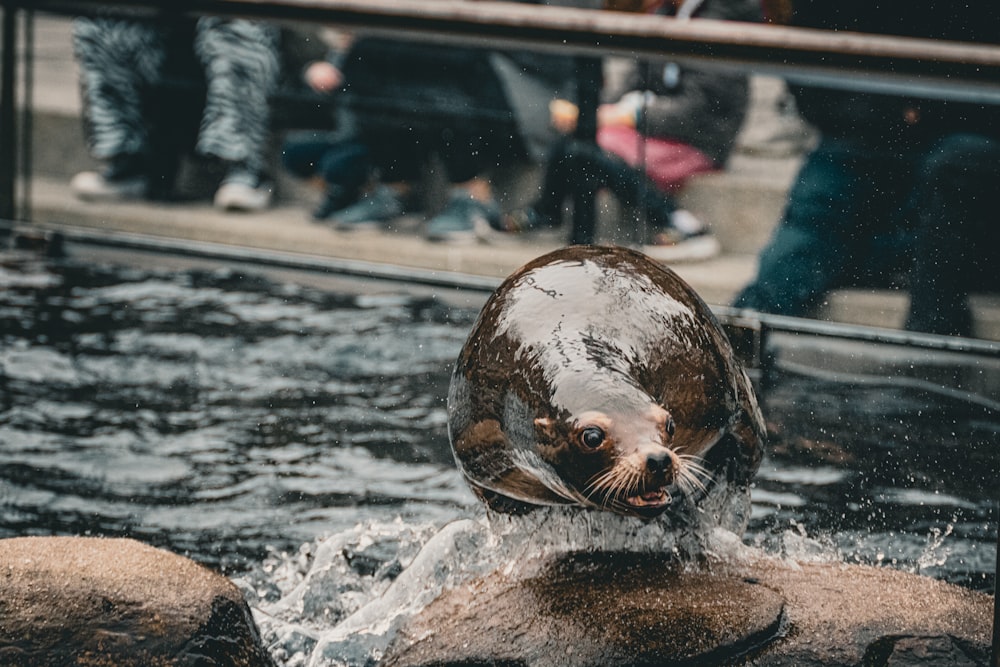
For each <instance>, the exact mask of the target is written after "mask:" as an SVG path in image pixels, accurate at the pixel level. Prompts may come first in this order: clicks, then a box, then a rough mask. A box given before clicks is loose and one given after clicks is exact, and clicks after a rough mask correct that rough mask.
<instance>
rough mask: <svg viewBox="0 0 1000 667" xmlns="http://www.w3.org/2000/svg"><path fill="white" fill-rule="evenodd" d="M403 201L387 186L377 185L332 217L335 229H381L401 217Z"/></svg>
mask: <svg viewBox="0 0 1000 667" xmlns="http://www.w3.org/2000/svg"><path fill="white" fill-rule="evenodd" d="M404 210H405V207H404V206H403V200H402V199H400V197H399V195H398V194H397V193H396V191H395V190H393V189H392V188H390V187H389V186H387V185H379V186H378V187H376V188H375V189H374V190H372V191H371V192H366V193H365V194H363V195H361V197H360V198H359V199H358V200H357V201H355V202H354V203H353V204H351V205H350V206H348V207H346V208H343V209H341V210H340V211H338V212H337V213H336V214H335V215H333V216H332V217H333V224H334V226H335V227H336V228H337V229H341V230H345V231H346V230H353V229H365V228H371V227H376V228H377V227H383V226H384V225H385V223H387V222H389V221H390V220H393V219H395V218H398V217H399V216H401V215H403V212H404Z"/></svg>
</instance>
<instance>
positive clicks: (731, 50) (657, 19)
mask: <svg viewBox="0 0 1000 667" xmlns="http://www.w3.org/2000/svg"><path fill="white" fill-rule="evenodd" d="M0 4H2V5H3V6H5V7H12V8H18V7H21V8H30V9H34V10H39V11H53V12H58V13H70V14H74V13H75V14H80V13H90V12H94V11H110V12H119V13H121V12H124V13H128V14H129V15H137V14H138V15H149V16H161V15H201V14H221V15H230V16H232V15H237V16H245V17H251V18H260V19H270V20H280V21H309V22H314V23H326V24H331V25H338V26H342V27H346V28H364V29H365V30H366V31H374V32H387V33H393V34H400V33H405V34H406V35H409V36H410V37H414V38H428V39H433V40H436V41H448V42H452V41H454V42H468V41H469V40H474V41H475V42H476V43H477V44H479V45H482V46H491V47H504V48H510V47H520V48H526V49H539V50H553V49H556V50H559V51H560V52H562V53H575V54H581V55H602V56H606V55H623V56H639V57H648V56H669V57H672V58H677V59H680V60H697V61H701V62H713V63H717V64H722V65H728V66H739V67H753V68H754V70H755V71H756V72H760V73H768V74H776V75H789V74H798V75H806V76H807V77H818V78H819V79H821V80H823V81H824V82H829V83H833V84H834V85H840V86H844V87H852V88H858V87H860V88H865V89H870V88H879V87H889V88H893V87H895V88H899V87H900V86H905V87H907V89H909V90H913V89H914V87H915V88H917V89H919V94H920V95H925V96H935V97H948V98H951V99H965V100H968V101H977V102H995V103H1000V46H997V45H983V44H972V43H966V42H949V41H943V40H933V39H918V38H913V37H897V36H886V35H874V34H861V33H850V32H840V31H838V32H834V31H829V30H816V29H808V28H793V27H787V26H778V25H765V24H753V23H741V22H734V21H718V20H711V19H696V20H683V19H676V18H673V17H668V16H651V15H637V14H631V13H626V12H617V11H594V10H590V9H580V8H575V7H556V6H543V5H526V4H520V3H509V2H495V1H490V0H486V1H474V2H473V1H469V0H428V1H425V2H418V1H414V0H410V1H407V2H401V1H400V0H178V1H177V2H171V3H169V4H168V3H164V2H162V0H160V1H157V0H117V1H115V0H0Z"/></svg>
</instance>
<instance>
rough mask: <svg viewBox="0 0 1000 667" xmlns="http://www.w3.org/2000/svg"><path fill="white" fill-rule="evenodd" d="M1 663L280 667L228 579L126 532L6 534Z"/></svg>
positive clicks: (0, 567) (1, 550) (0, 593)
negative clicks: (123, 535) (114, 535)
mask: <svg viewBox="0 0 1000 667" xmlns="http://www.w3.org/2000/svg"><path fill="white" fill-rule="evenodd" d="M0 664H3V665H5V666H9V667H19V666H22V665H23V666H29V665H30V666H31V667H48V666H50V665H51V666H55V665H88V666H94V667H97V666H103V665H109V666H110V665H114V666H115V667H133V666H134V667H140V666H142V667H158V666H161V665H232V666H246V667H258V666H261V667H272V666H273V664H274V663H273V662H272V661H271V658H270V657H269V656H268V654H267V651H266V650H264V649H263V648H262V647H261V643H260V635H259V633H258V631H257V628H256V626H255V625H254V622H253V619H252V617H251V615H250V610H249V608H248V607H247V604H246V602H245V601H244V600H243V597H242V595H241V594H240V592H239V590H238V589H237V588H236V586H234V585H233V584H232V583H231V582H230V581H229V580H228V579H226V578H225V577H223V576H221V575H219V574H215V573H213V572H211V571H210V570H208V569H206V568H204V567H202V566H200V565H198V564H197V563H195V562H193V561H191V560H189V559H187V558H183V557H181V556H178V555H175V554H172V553H170V552H167V551H162V550H160V549H155V548H153V547H150V546H147V545H144V544H142V543H140V542H136V541H134V540H127V539H101V538H75V537H23V538H11V539H5V540H0Z"/></svg>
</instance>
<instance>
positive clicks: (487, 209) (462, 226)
mask: <svg viewBox="0 0 1000 667" xmlns="http://www.w3.org/2000/svg"><path fill="white" fill-rule="evenodd" d="M499 224H500V206H499V205H498V204H497V203H496V202H495V201H493V200H490V201H488V202H484V201H480V200H478V199H473V198H472V197H470V196H469V195H468V194H466V193H465V192H455V193H453V194H452V195H451V199H449V200H448V204H447V205H446V206H445V207H444V209H443V210H442V211H441V212H440V213H438V214H437V215H436V216H434V217H433V218H431V219H430V220H428V221H427V227H426V232H425V234H424V235H425V237H426V238H427V240H428V241H436V242H439V243H471V242H473V241H475V240H476V236H477V234H476V229H478V228H487V227H496V226H498V225H499Z"/></svg>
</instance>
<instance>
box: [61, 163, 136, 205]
mask: <svg viewBox="0 0 1000 667" xmlns="http://www.w3.org/2000/svg"><path fill="white" fill-rule="evenodd" d="M69 188H70V190H71V191H72V192H73V194H75V195H76V196H77V197H79V198H80V199H82V200H84V201H124V200H129V199H143V198H145V197H146V195H147V194H148V192H149V176H148V174H147V173H146V168H145V163H144V162H143V160H142V158H141V157H139V156H138V155H116V156H114V157H112V158H111V159H110V160H109V162H108V165H107V167H105V169H104V171H103V172H100V173H98V172H96V171H81V172H80V173H79V174H77V175H75V176H74V177H73V178H72V179H71V180H70V182H69Z"/></svg>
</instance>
